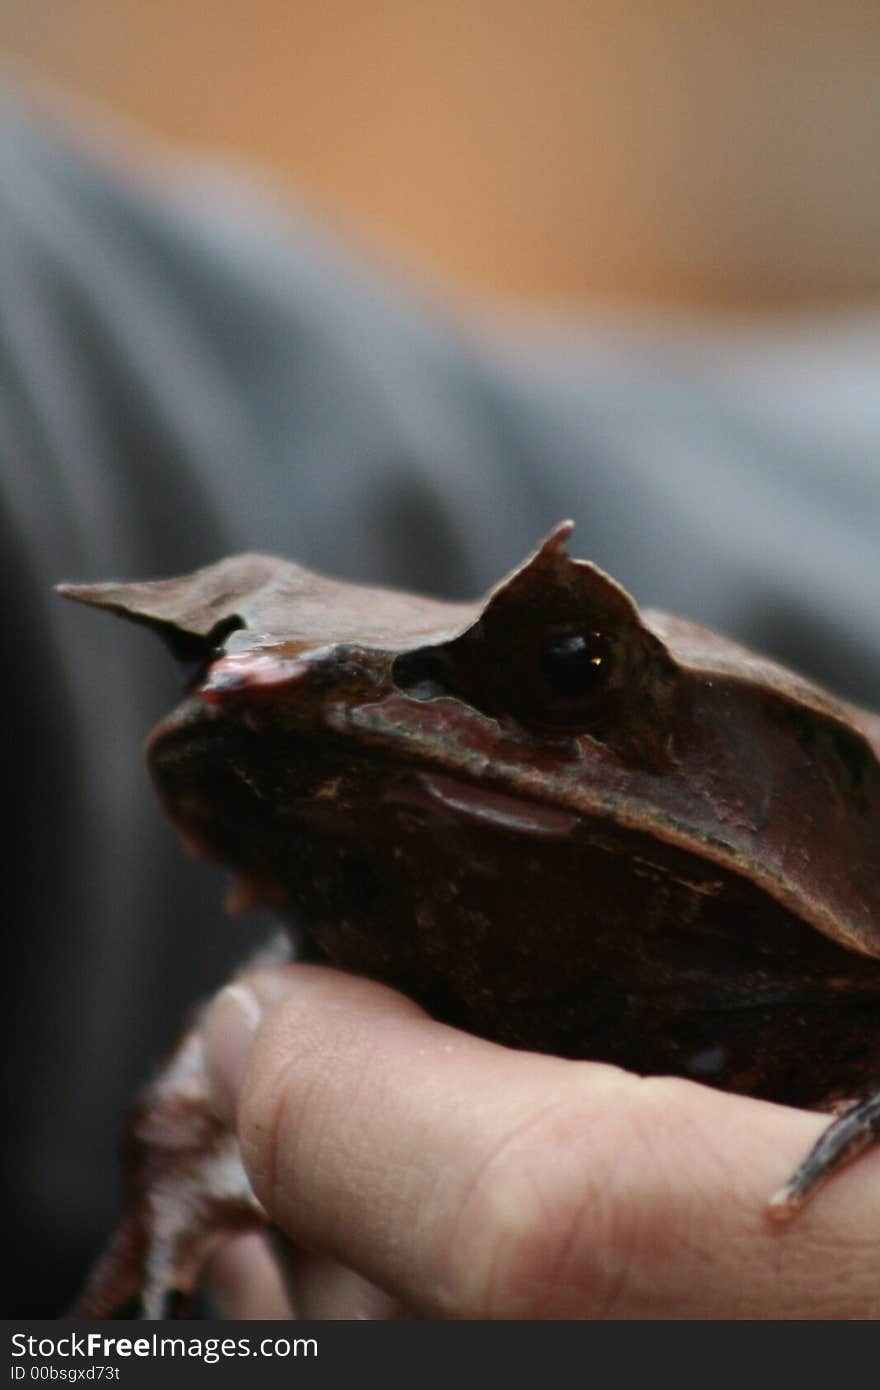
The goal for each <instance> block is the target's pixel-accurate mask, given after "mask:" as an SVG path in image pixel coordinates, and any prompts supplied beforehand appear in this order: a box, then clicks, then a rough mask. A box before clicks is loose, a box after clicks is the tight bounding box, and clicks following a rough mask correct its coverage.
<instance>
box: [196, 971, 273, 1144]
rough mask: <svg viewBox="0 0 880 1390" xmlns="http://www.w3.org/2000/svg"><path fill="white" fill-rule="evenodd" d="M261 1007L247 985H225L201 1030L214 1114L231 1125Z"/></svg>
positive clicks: (260, 1015)
mask: <svg viewBox="0 0 880 1390" xmlns="http://www.w3.org/2000/svg"><path fill="white" fill-rule="evenodd" d="M262 1017H263V1006H262V1004H261V1003H260V1001H259V999H258V998H257V996H256V994H254V992H253V991H252V990H250V989H248V987H247V985H242V984H234V985H227V986H226V988H225V989H224V990H221V992H220V994H218V996H217V998H216V999H215V1000H214V1003H213V1004H212V1005H211V1008H210V1010H209V1012H208V1016H207V1018H206V1020H205V1026H204V1039H205V1066H206V1068H207V1072H208V1080H209V1082H210V1086H211V1100H212V1103H213V1106H214V1109H215V1110H216V1112H217V1114H218V1115H219V1116H220V1118H221V1119H222V1120H226V1121H227V1122H228V1123H229V1124H233V1123H234V1122H235V1115H236V1110H237V1108H238V1096H239V1092H240V1090H241V1082H242V1078H243V1076H244V1071H245V1067H246V1066H247V1060H248V1057H249V1056H250V1051H251V1046H252V1044H253V1041H254V1038H255V1037H256V1034H257V1029H258V1028H259V1026H260V1023H261V1021H262Z"/></svg>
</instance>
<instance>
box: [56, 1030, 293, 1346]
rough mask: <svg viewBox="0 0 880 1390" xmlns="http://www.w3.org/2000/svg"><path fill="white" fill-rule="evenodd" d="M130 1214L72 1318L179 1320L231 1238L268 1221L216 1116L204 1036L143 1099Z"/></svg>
mask: <svg viewBox="0 0 880 1390" xmlns="http://www.w3.org/2000/svg"><path fill="white" fill-rule="evenodd" d="M124 1162H125V1179H126V1207H125V1215H124V1216H123V1219H122V1222H121V1223H120V1225H119V1227H118V1229H117V1231H116V1234H115V1236H114V1237H113V1239H112V1241H111V1243H110V1246H109V1248H108V1249H107V1250H106V1252H105V1253H104V1254H103V1255H102V1256H101V1258H100V1259H99V1261H98V1263H97V1265H96V1266H95V1268H94V1270H93V1271H92V1274H91V1276H90V1278H89V1280H88V1282H87V1284H86V1287H85V1288H84V1290H83V1292H82V1293H81V1295H80V1297H79V1299H78V1300H77V1302H76V1305H75V1306H74V1308H73V1310H72V1315H73V1316H74V1317H82V1318H106V1317H113V1316H114V1315H116V1316H118V1315H120V1314H121V1313H123V1310H125V1311H126V1312H127V1311H128V1307H129V1305H131V1304H132V1303H133V1302H134V1303H136V1304H137V1305H139V1306H138V1307H136V1309H135V1312H134V1313H133V1316H140V1317H143V1318H151V1319H153V1318H180V1317H186V1316H187V1315H188V1313H189V1311H190V1306H191V1303H192V1299H193V1295H194V1293H195V1289H196V1286H197V1283H198V1279H199V1274H200V1272H201V1270H202V1267H203V1266H204V1263H205V1261H206V1259H207V1258H208V1257H209V1255H210V1254H211V1253H212V1251H213V1250H214V1249H215V1247H216V1246H217V1245H218V1244H220V1243H221V1242H222V1241H223V1240H224V1239H226V1238H227V1237H228V1236H230V1235H232V1234H234V1233H235V1232H237V1231H242V1230H248V1229H253V1228H260V1227H263V1226H264V1225H265V1224H266V1218H265V1215H264V1213H263V1211H262V1208H261V1207H260V1205H259V1203H258V1202H257V1200H256V1198H255V1197H254V1195H253V1192H252V1191H251V1188H250V1184H249V1183H248V1180H247V1176H246V1174H245V1171H244V1168H243V1167H242V1163H241V1159H240V1157H239V1152H238V1143H237V1141H236V1139H235V1136H234V1135H233V1133H232V1132H231V1131H230V1130H229V1129H228V1127H227V1126H225V1125H224V1124H223V1123H222V1122H221V1121H220V1120H219V1119H218V1118H217V1116H216V1115H215V1114H214V1112H213V1110H212V1108H211V1105H210V1100H209V1095H208V1088H207V1082H206V1078H205V1073H204V1069H203V1065H202V1038H201V1033H200V1031H199V1030H198V1029H195V1030H193V1031H192V1032H191V1033H188V1034H187V1035H186V1037H185V1038H184V1039H183V1041H182V1043H181V1044H180V1047H179V1048H178V1050H177V1052H176V1053H175V1054H174V1056H173V1057H172V1059H171V1061H170V1063H169V1064H168V1066H167V1067H166V1068H165V1070H164V1071H163V1072H162V1074H161V1075H160V1076H159V1077H158V1079H157V1080H156V1081H154V1082H153V1084H152V1085H151V1086H149V1087H148V1089H147V1090H146V1092H145V1093H144V1094H143V1096H142V1097H141V1098H140V1100H139V1102H138V1105H137V1108H136V1110H135V1112H134V1114H133V1116H132V1119H131V1122H130V1126H129V1130H128V1133H127V1136H126V1140H125V1148H124Z"/></svg>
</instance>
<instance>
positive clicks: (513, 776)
mask: <svg viewBox="0 0 880 1390" xmlns="http://www.w3.org/2000/svg"><path fill="white" fill-rule="evenodd" d="M571 530H572V523H570V522H564V523H562V524H561V525H560V526H558V527H556V528H555V529H554V531H553V532H552V533H551V534H550V535H549V536H548V537H547V538H546V539H545V540H544V541H543V542H542V544H541V545H540V546H539V547H538V548H537V549H536V550H535V552H534V553H533V554H532V555H531V556H530V557H529V558H528V559H527V560H526V561H525V563H524V564H523V565H521V566H520V567H519V568H518V569H516V570H515V571H514V572H513V573H512V574H510V575H509V576H508V577H507V578H506V579H505V580H503V581H502V582H501V583H500V584H499V585H497V586H496V587H495V588H494V589H493V590H492V591H491V592H490V593H489V594H488V595H487V596H486V597H485V599H484V600H482V601H481V602H477V603H474V604H450V603H443V602H440V601H438V600H436V599H431V598H426V597H424V596H421V595H412V594H405V593H400V592H398V591H394V590H382V589H366V588H362V587H358V586H355V585H352V584H344V583H340V582H338V581H335V580H331V579H327V578H324V577H322V576H320V575H316V574H313V573H311V572H310V571H308V570H305V569H302V568H301V567H299V566H297V565H294V564H291V563H289V562H287V561H282V560H278V559H273V558H271V557H268V556H262V555H241V556H236V557H233V558H231V559H227V560H222V561H220V562H219V563H217V564H214V565H211V566H208V567H207V568H205V569H202V570H199V571H197V572H196V573H195V574H193V575H190V576H186V577H183V578H179V579H161V580H156V581H153V582H148V583H142V584H102V585H97V586H94V587H71V586H65V587H64V590H63V592H64V593H65V594H67V595H68V596H69V597H71V598H75V599H77V600H79V601H82V602H85V603H90V604H95V605H97V606H99V607H102V608H107V609H110V610H111V611H113V612H116V613H119V614H121V615H123V616H124V617H127V618H129V619H131V620H133V621H134V622H138V623H142V624H145V625H147V626H148V627H151V628H152V629H154V630H155V631H156V632H157V633H158V634H159V635H160V636H161V637H163V639H164V640H165V641H166V643H167V644H168V646H169V647H170V648H171V650H172V652H173V653H174V655H175V656H176V657H177V658H178V659H179V660H180V661H181V662H182V664H183V665H184V666H185V667H186V668H187V672H188V686H187V694H186V697H185V699H184V700H183V702H182V704H181V705H180V706H178V708H177V709H176V710H175V711H174V712H173V713H172V714H171V715H170V716H169V717H168V718H167V719H165V720H164V721H163V722H162V723H161V724H160V725H159V727H158V728H157V729H156V730H155V732H154V733H153V735H152V737H151V739H150V743H149V753H148V756H149V762H150V766H151V769H152V772H153V775H154V779H155V781H156V783H157V786H158V789H159V792H160V795H161V797H162V800H163V802H164V804H165V806H166V809H167V810H168V812H169V814H170V815H171V818H172V819H173V820H174V822H175V824H176V825H177V826H178V828H179V829H180V831H181V833H182V834H183V835H184V837H185V839H186V840H187V841H188V842H189V843H190V844H191V845H192V846H193V847H195V848H196V849H197V850H199V851H200V852H201V853H204V854H206V855H208V856H209V857H211V858H215V859H220V860H222V861H224V862H226V863H231V864H234V865H237V866H239V867H240V866H241V865H242V864H246V865H247V866H249V868H248V871H249V872H250V874H251V876H253V874H254V872H255V870H254V865H255V862H256V861H258V860H259V859H260V856H261V853H262V847H264V846H265V845H267V844H270V843H271V844H273V845H275V846H276V848H275V849H274V850H273V855H274V856H275V858H276V859H277V856H278V853H279V851H278V849H277V845H278V841H279V831H278V823H279V822H284V825H285V827H286V829H285V832H284V833H285V834H287V835H289V834H290V825H291V821H292V820H294V819H296V818H297V817H298V818H300V819H302V817H303V816H304V815H305V814H306V812H305V809H304V808H305V807H306V806H308V808H309V809H308V816H309V818H310V819H311V820H314V818H315V816H316V815H317V814H318V811H319V809H320V808H321V806H322V805H323V806H324V807H326V808H327V810H328V812H329V811H330V809H331V808H332V814H333V815H335V816H337V817H338V816H339V815H340V814H341V808H342V807H343V806H344V805H346V804H348V805H355V804H357V805H358V806H364V805H366V804H367V803H368V802H369V801H370V799H373V800H374V801H376V802H377V803H382V804H386V805H387V804H388V803H389V800H393V799H394V798H395V797H396V798H398V801H399V799H400V797H401V796H402V797H403V799H404V801H408V804H410V805H412V804H414V803H413V797H414V798H415V801H418V800H419V799H420V798H423V797H424V793H425V788H428V795H429V799H430V797H431V796H433V797H434V798H435V800H437V801H439V802H442V803H443V813H444V814H447V813H448V812H449V808H450V806H453V805H455V806H456V807H458V806H459V805H462V806H463V805H465V803H466V804H467V806H468V807H469V809H470V811H472V812H473V811H474V810H475V809H477V810H479V809H480V808H482V810H483V811H485V808H486V807H487V806H491V807H492V808H494V813H496V814H495V819H496V821H497V820H498V819H499V817H500V818H501V819H503V815H502V811H503V807H507V808H508V811H509V809H510V805H512V804H513V801H514V800H515V799H519V798H522V799H524V800H525V801H526V802H528V804H529V805H531V807H532V810H531V811H530V812H529V813H528V815H526V814H525V813H524V812H523V813H521V814H520V816H519V822H520V824H521V825H522V827H523V828H524V829H526V830H533V831H535V832H536V833H539V834H545V833H547V832H548V831H550V830H553V831H554V832H555V831H557V830H560V829H567V828H569V827H570V825H571V823H572V817H571V815H570V814H569V810H568V801H567V789H568V788H570V787H572V786H573V785H574V784H575V783H581V784H582V783H583V782H584V780H585V779H586V780H587V781H589V780H590V779H591V777H592V771H591V769H592V768H593V766H594V765H595V764H600V765H602V767H604V769H605V772H606V773H608V772H610V773H611V774H612V775H615V769H618V770H619V772H620V774H621V775H623V776H624V777H626V776H630V775H633V774H639V773H641V774H645V775H647V776H649V777H653V776H654V775H656V774H657V773H659V772H662V770H663V769H664V768H665V767H666V766H668V764H669V762H670V757H671V743H672V714H673V712H674V706H675V698H676V692H677V689H678V673H677V668H676V666H675V663H674V661H673V659H672V657H671V656H670V654H669V652H668V650H667V648H666V647H665V645H664V644H663V642H662V641H661V640H660V638H659V637H658V636H657V635H655V633H654V632H652V631H651V630H650V629H649V628H648V627H647V626H646V625H645V624H644V623H643V621H642V619H641V618H640V616H639V613H638V610H637V609H636V607H635V604H634V603H633V601H632V599H631V598H630V597H629V596H628V595H627V594H626V593H625V591H624V590H623V589H622V588H621V587H620V586H619V585H618V584H616V583H615V582H614V581H613V580H612V579H610V578H608V576H607V575H605V574H603V573H602V572H601V571H600V570H599V569H597V568H596V567H595V566H594V565H591V564H588V563H586V562H584V561H579V560H572V559H571V558H570V557H569V555H568V554H567V551H566V541H567V539H568V537H569V535H570V533H571ZM453 782H454V785H455V786H456V787H462V786H463V787H464V788H465V789H466V790H465V793H464V801H462V794H460V793H458V792H454V791H450V786H452V785H453ZM404 786H405V787H406V788H408V790H406V791H405V792H404V791H402V790H401V789H402V788H403V787H404ZM413 787H415V788H416V790H415V792H412V788H413ZM389 788H393V789H394V790H393V791H389ZM597 794H599V788H598V782H597ZM478 801H479V807H478V806H477V802H478ZM509 803H510V805H509ZM537 806H542V808H543V809H541V811H540V813H539V811H538V810H537V809H535V808H536V807H537ZM514 819H516V817H514ZM331 829H332V827H331ZM245 842H247V843H245ZM256 872H257V874H258V876H259V877H262V878H263V880H264V881H268V879H269V878H270V877H271V874H270V873H269V872H268V868H267V869H266V871H265V872H263V871H262V870H258V871H256Z"/></svg>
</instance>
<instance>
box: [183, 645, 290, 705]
mask: <svg viewBox="0 0 880 1390" xmlns="http://www.w3.org/2000/svg"><path fill="white" fill-rule="evenodd" d="M308 672H309V663H308V662H307V661H299V660H297V659H295V658H290V657H278V656H272V655H270V654H269V653H267V652H233V653H231V654H230V655H229V656H221V657H220V659H219V661H215V662H214V664H213V666H212V667H211V668H210V670H209V671H208V674H207V677H206V679H205V681H204V683H203V685H202V686H201V688H200V690H199V692H198V693H199V695H200V696H201V698H202V699H203V700H206V701H207V703H208V704H209V705H219V704H222V703H223V702H224V701H225V700H227V699H234V698H235V697H236V696H239V695H243V694H247V693H248V692H250V691H255V692H256V691H269V690H277V689H278V688H279V686H289V685H295V684H296V683H298V682H299V681H301V680H304V679H305V677H306V676H307V675H308Z"/></svg>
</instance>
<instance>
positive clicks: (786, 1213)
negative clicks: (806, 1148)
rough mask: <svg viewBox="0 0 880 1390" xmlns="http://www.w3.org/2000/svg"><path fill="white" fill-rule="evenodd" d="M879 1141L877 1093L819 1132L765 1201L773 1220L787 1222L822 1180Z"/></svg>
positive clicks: (879, 1122) (878, 1095) (879, 1104)
mask: <svg viewBox="0 0 880 1390" xmlns="http://www.w3.org/2000/svg"><path fill="white" fill-rule="evenodd" d="M877 1143H880V1092H878V1093H877V1094H876V1095H873V1096H870V1097H869V1098H868V1099H867V1100H863V1101H859V1102H858V1103H857V1104H856V1105H854V1106H852V1108H851V1109H849V1110H847V1111H846V1112H845V1113H844V1114H842V1115H839V1116H838V1117H837V1119H835V1120H832V1122H831V1124H830V1125H829V1126H828V1128H827V1129H826V1130H825V1131H824V1132H823V1133H822V1134H820V1136H819V1138H818V1139H817V1140H816V1143H815V1144H814V1145H813V1147H812V1149H811V1150H810V1152H809V1153H808V1154H807V1156H806V1158H805V1159H804V1161H803V1163H801V1164H800V1166H799V1167H798V1168H797V1170H796V1171H795V1172H794V1173H793V1174H792V1175H791V1177H790V1178H789V1180H788V1182H787V1183H786V1184H785V1186H784V1187H781V1188H780V1189H779V1191H778V1192H776V1193H774V1195H773V1196H772V1197H771V1199H770V1202H769V1204H768V1208H767V1211H768V1215H769V1216H770V1217H771V1219H772V1220H773V1221H778V1222H786V1221H791V1220H792V1219H793V1218H794V1217H795V1216H797V1214H798V1212H799V1211H800V1210H801V1207H803V1205H804V1203H805V1202H807V1201H808V1200H809V1199H810V1197H812V1195H813V1193H814V1192H815V1191H816V1189H817V1188H818V1187H820V1186H821V1184H822V1183H824V1182H826V1181H827V1180H828V1178H830V1177H831V1176H832V1174H834V1173H836V1172H837V1171H838V1170H839V1169H840V1168H843V1167H844V1166H845V1165H846V1164H848V1163H851V1162H852V1160H853V1159H854V1158H857V1157H858V1156H859V1154H860V1153H864V1151H865V1149H869V1148H871V1147H872V1145H874V1144H877Z"/></svg>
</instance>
